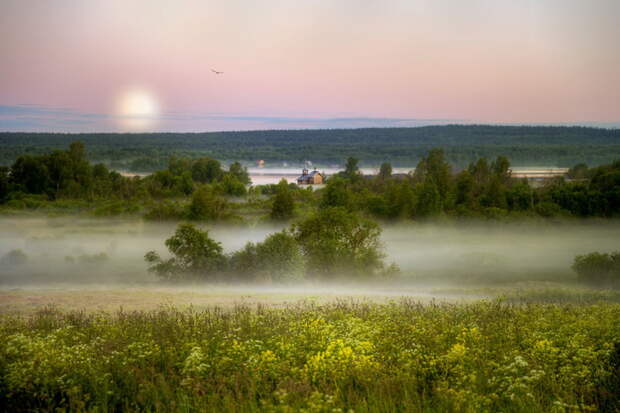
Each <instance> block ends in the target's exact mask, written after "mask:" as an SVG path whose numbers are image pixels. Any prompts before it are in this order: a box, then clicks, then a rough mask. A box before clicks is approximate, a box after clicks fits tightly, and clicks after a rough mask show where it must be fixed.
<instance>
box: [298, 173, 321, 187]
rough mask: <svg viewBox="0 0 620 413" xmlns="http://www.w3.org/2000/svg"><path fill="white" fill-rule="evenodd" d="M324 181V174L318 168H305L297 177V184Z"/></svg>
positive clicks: (316, 183)
mask: <svg viewBox="0 0 620 413" xmlns="http://www.w3.org/2000/svg"><path fill="white" fill-rule="evenodd" d="M322 183H323V175H322V174H321V173H320V172H319V171H317V170H316V169H315V170H314V171H312V172H308V170H307V169H304V170H303V171H302V172H301V175H300V176H299V177H298V178H297V185H319V184H322Z"/></svg>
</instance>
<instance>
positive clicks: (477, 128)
mask: <svg viewBox="0 0 620 413" xmlns="http://www.w3.org/2000/svg"><path fill="white" fill-rule="evenodd" d="M77 140H79V141H81V142H83V143H84V144H85V145H86V146H87V147H88V149H89V159H90V160H91V161H96V162H105V163H106V164H107V165H108V166H109V167H112V168H114V169H127V170H132V171H155V170H159V169H164V168H165V167H166V166H167V164H168V159H169V158H170V156H172V155H174V156H178V157H191V158H199V157H204V156H208V157H210V158H212V159H218V160H220V161H225V162H226V161H230V160H238V161H242V162H246V163H247V162H255V161H256V160H258V159H263V160H265V161H266V162H267V164H269V163H281V162H291V163H296V162H298V163H301V162H303V161H305V160H311V161H313V162H314V163H319V164H321V163H322V164H338V165H342V164H343V163H344V162H345V160H346V159H347V158H348V157H355V158H357V159H359V160H360V162H361V164H362V165H369V166H370V165H373V166H375V165H379V164H380V163H382V162H384V161H389V162H391V163H392V165H393V166H412V165H415V164H417V163H418V162H419V161H420V160H421V159H422V158H423V157H424V156H425V154H426V153H427V152H428V151H429V150H430V149H432V148H436V147H441V148H443V150H444V153H445V156H446V159H447V161H449V162H450V163H451V164H452V165H454V166H456V167H458V168H463V167H465V166H467V165H468V164H469V163H470V162H475V161H476V160H477V159H479V158H481V157H486V158H488V159H493V158H496V157H497V156H500V155H503V156H506V157H508V158H509V159H510V160H511V162H512V165H513V166H537V165H538V166H540V165H544V166H564V167H568V166H571V165H575V164H577V163H587V164H588V165H592V166H597V165H602V164H609V163H612V162H613V161H614V160H615V159H618V158H620V129H598V128H587V127H551V126H548V127H547V126H489V125H445V126H426V127H416V128H366V129H330V130H269V131H247V132H209V133H143V134H123V133H118V134H115V133H90V134H60V133H9V132H6V133H0V165H10V164H12V163H13V162H14V161H15V160H16V159H17V158H18V157H19V156H21V155H24V154H30V155H38V154H44V153H48V152H51V151H52V150H56V149H64V148H66V147H67V146H68V145H69V144H70V143H71V142H73V141H77Z"/></svg>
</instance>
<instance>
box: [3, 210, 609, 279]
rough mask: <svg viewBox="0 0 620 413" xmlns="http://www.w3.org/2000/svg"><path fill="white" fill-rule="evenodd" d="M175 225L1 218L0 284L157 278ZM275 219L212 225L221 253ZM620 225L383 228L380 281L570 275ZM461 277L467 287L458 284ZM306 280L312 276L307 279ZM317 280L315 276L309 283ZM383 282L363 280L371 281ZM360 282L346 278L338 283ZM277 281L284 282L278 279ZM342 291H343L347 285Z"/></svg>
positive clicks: (266, 230) (258, 236)
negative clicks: (389, 276)
mask: <svg viewBox="0 0 620 413" xmlns="http://www.w3.org/2000/svg"><path fill="white" fill-rule="evenodd" d="M175 228H176V224H175V223H169V224H160V223H149V222H143V221H139V220H130V221H123V220H105V219H81V218H40V217H38V218H15V217H3V218H0V286H4V287H6V288H15V287H26V286H45V285H50V286H52V285H60V284H63V285H73V286H76V287H79V286H80V285H89V286H94V285H101V286H127V287H129V286H133V287H137V286H141V285H150V286H158V285H161V284H160V282H159V280H158V279H157V278H156V277H155V276H154V275H153V274H150V273H148V272H147V270H146V269H147V265H146V263H145V262H144V254H145V253H146V252H147V251H149V250H156V251H160V252H162V253H165V250H166V249H165V247H164V240H165V239H166V238H168V237H169V236H170V235H171V234H172V233H173V232H174V230H175ZM282 228H283V226H279V227H278V226H267V225H264V226H256V227H239V226H236V227H234V226H229V227H226V226H213V227H210V234H211V236H212V237H213V238H214V239H216V240H217V241H219V242H221V243H222V245H223V247H224V250H225V251H226V252H232V251H234V250H237V249H239V248H241V247H243V245H244V244H245V243H246V242H248V241H252V242H257V241H261V240H263V239H264V238H265V236H266V235H268V234H270V233H273V232H276V231H279V230H281V229H282ZM619 235H620V223H618V222H610V221H606V222H604V223H602V222H595V223H578V222H575V223H562V224H541V223H536V224H534V223H521V224H498V223H478V224H473V223H467V224H463V223H455V224H417V225H414V224H410V225H398V226H385V227H384V229H383V234H382V242H383V245H384V247H385V249H384V250H385V253H386V254H387V259H386V261H387V262H388V263H389V262H395V263H396V264H398V266H400V268H401V270H402V275H401V276H400V277H398V278H397V279H396V280H390V281H389V282H388V281H385V284H386V285H387V284H391V283H398V284H401V283H407V284H412V285H454V286H458V287H465V286H466V283H470V284H477V285H481V284H487V283H497V282H505V281H529V280H560V281H561V280H566V281H570V280H572V279H574V275H573V274H572V272H571V270H570V265H571V264H572V261H573V258H574V256H575V255H576V254H583V253H587V252H590V251H611V250H614V249H617V247H618V239H619ZM464 283H465V284H464ZM311 284H312V283H311ZM313 284H314V285H315V286H316V287H319V285H318V282H315V283H313ZM380 284H381V281H373V282H372V283H371V284H370V285H367V286H375V287H378V286H379V285H380ZM355 285H359V284H358V283H356V282H348V283H345V286H346V288H353V286H355ZM278 288H282V289H285V288H291V286H288V287H286V286H283V287H278ZM346 288H345V289H346Z"/></svg>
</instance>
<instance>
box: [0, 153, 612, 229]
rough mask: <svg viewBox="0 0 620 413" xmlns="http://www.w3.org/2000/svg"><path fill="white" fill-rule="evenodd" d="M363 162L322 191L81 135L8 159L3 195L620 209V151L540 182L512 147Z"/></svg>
mask: <svg viewBox="0 0 620 413" xmlns="http://www.w3.org/2000/svg"><path fill="white" fill-rule="evenodd" d="M358 163H359V161H358V160H357V159H356V158H353V157H349V158H348V160H347V162H346V168H345V170H344V171H343V172H341V173H339V174H337V175H335V176H332V177H328V179H327V184H326V186H325V188H323V189H320V190H316V191H312V190H311V189H302V188H299V187H297V186H296V185H294V184H292V185H287V184H286V183H285V182H282V183H280V184H279V185H266V186H256V187H251V188H249V190H248V188H247V184H248V183H249V177H248V174H247V171H246V169H245V168H244V167H242V166H241V164H240V163H238V162H234V163H232V164H231V165H230V167H229V168H228V170H227V171H226V170H224V169H223V168H222V166H221V164H220V163H219V161H217V160H214V159H211V158H206V157H203V158H197V159H190V158H176V157H171V158H170V159H169V160H168V166H167V168H166V169H164V170H160V171H156V172H155V173H153V174H152V175H149V176H146V177H144V178H139V177H133V178H127V177H123V176H121V175H120V174H119V173H117V172H114V171H110V170H108V169H107V167H106V166H104V165H103V164H97V165H92V164H90V163H89V162H88V161H87V160H86V156H85V149H84V146H83V145H82V144H81V143H79V142H74V143H72V144H71V145H70V148H69V150H67V151H60V150H56V151H53V152H52V153H49V154H44V155H38V156H31V155H24V156H20V157H19V158H18V159H17V160H16V161H15V162H14V163H13V164H12V166H11V167H10V168H7V167H2V168H0V204H4V209H8V210H11V209H13V210H14V209H37V208H43V207H54V206H58V207H59V208H63V206H67V205H68V206H75V205H78V206H80V205H82V206H83V205H86V206H89V205H90V206H91V210H92V212H94V213H95V214H97V215H118V214H123V213H125V214H136V213H141V214H143V215H144V216H145V218H147V219H152V220H166V219H172V220H179V219H187V220H199V221H200V220H202V221H222V220H229V221H230V220H233V221H240V220H242V219H243V218H244V217H245V218H247V217H255V218H257V217H258V218H259V219H272V220H288V219H294V218H296V217H298V216H300V215H307V214H310V213H313V212H315V211H317V210H322V209H325V208H332V207H340V208H344V209H345V210H347V211H349V212H356V213H360V214H362V215H368V216H371V217H374V218H376V219H381V220H396V219H415V220H423V219H436V218H440V217H445V216H454V217H463V218H491V219H504V218H508V217H514V218H520V217H528V216H529V217H545V218H548V217H558V216H561V217H569V216H574V217H617V216H618V215H620V161H615V162H614V163H612V164H609V165H602V166H599V167H595V168H588V166H587V165H585V164H577V165H575V166H574V167H573V168H571V169H570V171H569V173H568V176H567V177H568V178H569V179H568V180H566V179H563V178H558V179H551V180H547V181H546V182H544V183H543V184H542V185H539V186H536V187H533V186H532V185H530V183H529V182H528V181H526V180H519V179H515V178H513V177H512V176H511V169H510V162H509V160H508V159H507V158H506V157H504V156H499V157H497V158H496V159H495V160H493V161H492V162H490V161H488V160H487V159H486V158H480V159H478V160H477V161H476V162H472V163H470V164H469V166H468V167H467V168H465V169H463V170H461V171H460V172H456V171H455V169H454V168H453V167H452V165H451V164H450V163H449V162H448V160H447V158H446V156H445V152H444V151H443V150H440V149H431V150H430V151H429V152H428V153H427V154H426V155H425V156H423V157H422V159H421V160H420V162H419V163H418V165H417V167H416V169H415V172H414V173H410V174H407V175H405V174H399V175H393V174H392V173H391V165H390V164H389V163H384V164H383V165H382V167H381V171H380V174H378V175H377V176H364V175H362V174H361V173H360V172H359V167H358ZM261 217H262V218H261Z"/></svg>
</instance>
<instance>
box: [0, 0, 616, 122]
mask: <svg viewBox="0 0 620 413" xmlns="http://www.w3.org/2000/svg"><path fill="white" fill-rule="evenodd" d="M618 22H620V2H619V1H617V0H595V1H582V0H522V1H518V2H516V1H502V0H488V1H477V0H468V1H460V0H459V1H457V0H455V1H444V0H428V1H415V0H401V1H389V0H386V1H374V0H373V1H369V0H332V1H322V0H301V1H287V0H278V1H275V0H260V1H238V0H229V1H210V0H194V1H192V0H187V1H178V2H177V1H174V2H173V1H169V0H143V1H138V0H100V1H99V0H89V1H84V0H27V1H25V0H2V2H1V3H0V39H2V40H1V41H0V56H2V63H1V64H0V130H58V131H63V130H68V131H78V130H79V131H94V130H101V131H116V130H123V129H124V124H123V122H122V119H118V117H119V116H118V115H119V114H118V113H117V112H115V110H116V109H115V102H117V100H118V97H119V95H121V94H122V93H123V92H124V91H125V90H127V89H128V88H136V87H138V88H140V89H142V90H146V91H148V93H149V94H150V95H151V96H153V97H155V98H156V100H157V106H159V108H160V114H159V115H157V116H156V118H157V122H152V123H150V124H149V126H148V129H149V130H182V131H191V130H196V131H199V130H217V129H255V128H265V127H273V125H272V124H271V123H270V122H271V121H270V120H269V119H272V120H273V119H274V118H276V119H280V118H287V119H288V118H294V119H305V118H311V119H326V118H353V117H354V118H359V117H363V118H372V119H375V118H376V119H379V120H378V121H379V122H380V121H382V120H383V119H385V118H399V119H408V120H420V119H423V120H426V121H428V122H429V123H432V122H443V121H444V120H445V121H463V122H465V121H467V122H506V123H537V122H551V123H591V122H601V123H616V122H620V23H618ZM210 68H216V69H218V70H222V71H224V72H225V73H224V74H223V75H215V74H213V73H212V72H211V71H210ZM25 105H37V106H25ZM42 112H43V114H42ZM248 116H250V117H252V120H251V121H250V120H247V119H245V118H244V117H248ZM291 122H294V121H291ZM284 123H285V124H286V125H287V126H288V125H289V124H288V123H286V122H284ZM345 126H347V125H346V124H345ZM302 127H303V126H302Z"/></svg>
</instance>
